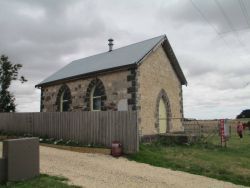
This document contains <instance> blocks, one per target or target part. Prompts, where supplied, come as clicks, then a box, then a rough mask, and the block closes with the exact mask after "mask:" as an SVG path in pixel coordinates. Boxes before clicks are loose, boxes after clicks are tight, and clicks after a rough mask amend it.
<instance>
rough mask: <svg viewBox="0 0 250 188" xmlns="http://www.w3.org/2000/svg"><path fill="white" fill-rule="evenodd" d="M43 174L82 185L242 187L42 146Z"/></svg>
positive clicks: (129, 162)
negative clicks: (62, 177) (64, 178)
mask: <svg viewBox="0 0 250 188" xmlns="http://www.w3.org/2000/svg"><path fill="white" fill-rule="evenodd" d="M40 157H41V164H40V169H41V173H46V174H50V175H57V176H58V175H59V176H64V177H67V178H69V180H70V181H71V182H72V183H73V184H74V185H80V186H82V187H98V188H100V187H109V188H110V187H129V188H134V187H140V188H141V187H143V188H146V187H150V188H151V187H164V188H167V187H171V188H175V187H178V188H182V187H185V188H189V187H190V188H191V187H192V188H194V187H197V188H198V187H199V188H201V187H211V188H216V187H219V188H231V187H243V186H237V185H234V184H232V183H228V182H223V181H218V180H215V179H211V178H207V177H203V176H198V175H192V174H189V173H185V172H179V171H172V170H169V169H164V168H159V167H154V166H150V165H147V164H143V163H137V162H134V161H129V160H127V159H126V158H123V157H121V158H118V159H117V158H113V157H111V156H109V155H102V154H89V153H78V152H71V151H66V150H60V149H54V148H49V147H44V146H40Z"/></svg>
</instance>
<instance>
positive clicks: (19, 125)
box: [0, 111, 139, 153]
mask: <svg viewBox="0 0 250 188" xmlns="http://www.w3.org/2000/svg"><path fill="white" fill-rule="evenodd" d="M0 130H1V131H6V132H10V133H18V134H31V135H32V136H40V137H45V136H46V137H49V138H55V139H63V140H73V141H77V142H79V143H82V144H86V145H88V144H93V145H101V146H105V147H111V143H112V141H120V142H121V144H122V146H123V149H124V152H125V153H133V152H136V151H138V148H139V138H138V127H137V115H136V112H134V111H132V112H129V111H128V112H118V111H115V112H114V111H112V112H111V111H110V112H109V111H101V112H42V113H39V112H37V113H36V112H35V113H0Z"/></svg>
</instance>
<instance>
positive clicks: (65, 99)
mask: <svg viewBox="0 0 250 188" xmlns="http://www.w3.org/2000/svg"><path fill="white" fill-rule="evenodd" d="M56 103H57V111H59V112H67V111H70V104H71V92H70V89H69V87H68V86H67V85H63V86H61V88H60V89H59V92H58V95H57V101H56Z"/></svg>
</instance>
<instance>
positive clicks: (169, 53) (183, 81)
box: [162, 38, 187, 86]
mask: <svg viewBox="0 0 250 188" xmlns="http://www.w3.org/2000/svg"><path fill="white" fill-rule="evenodd" d="M162 46H163V49H164V51H165V53H166V54H167V56H168V58H169V61H170V63H171V64H172V66H173V68H174V70H175V72H176V74H177V76H178V78H179V80H180V82H181V84H182V85H186V86H187V80H186V78H185V75H184V74H183V72H182V69H181V67H180V64H179V62H178V60H177V58H176V56H175V54H174V51H173V49H172V47H171V45H170V43H169V41H168V39H167V38H166V39H165V41H164V43H163V45H162Z"/></svg>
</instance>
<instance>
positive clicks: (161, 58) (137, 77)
mask: <svg viewBox="0 0 250 188" xmlns="http://www.w3.org/2000/svg"><path fill="white" fill-rule="evenodd" d="M112 46H113V40H112V39H109V51H107V52H104V53H100V54H97V55H93V56H90V57H86V58H83V59H78V60H75V61H73V62H71V63H70V64H68V65H66V66H65V67H63V68H62V69H60V70H59V71H57V72H55V73H54V74H52V75H51V76H49V77H48V78H46V79H45V80H44V81H42V82H41V83H39V84H38V85H36V87H38V88H40V89H41V112H63V111H107V110H109V111H131V110H136V111H137V113H138V115H137V117H138V126H139V132H140V135H141V136H144V135H145V136H146V135H154V134H158V133H166V132H176V131H182V130H183V127H182V121H181V119H180V118H183V100H182V85H186V84H187V81H186V78H185V76H184V74H183V72H182V70H181V68H180V65H179V63H178V61H177V59H176V57H175V54H174V52H173V50H172V48H171V46H170V44H169V41H168V39H167V37H166V35H162V36H158V37H155V38H152V39H148V40H145V41H142V42H138V43H135V44H131V45H128V46H124V47H121V48H118V49H114V50H113V49H112Z"/></svg>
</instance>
